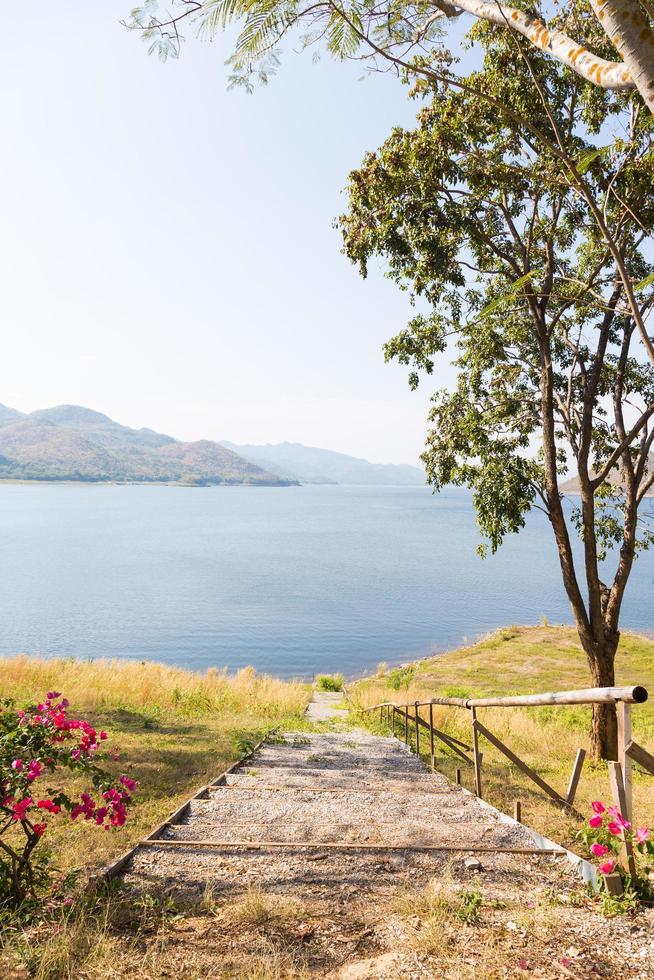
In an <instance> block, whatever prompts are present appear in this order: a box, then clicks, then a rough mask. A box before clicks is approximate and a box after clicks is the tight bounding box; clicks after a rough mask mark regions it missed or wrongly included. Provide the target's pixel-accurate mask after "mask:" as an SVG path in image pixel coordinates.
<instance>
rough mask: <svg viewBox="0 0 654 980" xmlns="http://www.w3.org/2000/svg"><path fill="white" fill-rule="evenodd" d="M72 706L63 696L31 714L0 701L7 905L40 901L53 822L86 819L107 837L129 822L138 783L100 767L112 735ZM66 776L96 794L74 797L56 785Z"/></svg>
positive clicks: (1, 894) (51, 697)
mask: <svg viewBox="0 0 654 980" xmlns="http://www.w3.org/2000/svg"><path fill="white" fill-rule="evenodd" d="M68 707H69V704H68V701H67V700H66V699H65V698H61V695H60V694H59V693H58V692H57V691H51V692H50V693H48V694H47V695H46V697H45V700H44V701H43V703H42V704H37V705H35V706H32V707H29V708H27V709H26V710H16V708H15V706H14V702H13V701H10V700H6V699H3V700H0V878H1V879H2V882H3V888H1V889H0V904H8V905H11V906H13V907H17V906H19V905H21V904H22V903H23V902H24V901H25V899H26V898H28V897H36V895H35V893H36V887H37V885H38V883H39V875H38V873H37V871H38V869H39V868H40V867H41V866H40V865H39V862H38V860H37V853H38V852H37V853H35V852H36V849H37V847H38V845H39V843H40V842H41V841H42V839H43V837H44V836H45V835H46V833H47V830H48V826H49V824H50V821H51V820H52V819H59V820H61V819H69V820H78V819H80V818H82V819H83V820H85V821H88V822H89V823H92V824H93V825H94V826H95V827H102V828H104V829H105V830H111V829H118V828H120V827H122V826H123V824H124V823H125V820H126V819H127V808H128V806H129V804H130V802H131V798H132V796H131V794H133V793H134V792H135V790H136V788H137V784H136V783H135V782H134V780H133V779H130V778H129V777H128V776H124V775H123V776H120V777H119V779H118V780H117V781H116V779H115V777H113V776H112V775H111V774H110V773H109V772H107V771H106V770H105V769H103V768H102V767H101V766H100V765H99V760H100V759H101V753H100V751H99V750H100V743H101V742H103V741H104V740H105V739H106V738H107V734H106V732H97V731H96V730H95V729H94V728H93V726H92V725H90V724H89V722H88V721H84V720H82V719H80V718H70V717H69V715H68ZM63 770H70V771H72V772H73V773H77V774H79V775H83V776H85V777H86V778H87V779H88V780H89V783H90V786H89V791H88V792H84V793H82V794H81V796H80V797H79V798H78V799H76V798H73V797H71V796H69V795H68V793H67V792H66V791H65V790H64V789H63V788H62V787H61V785H57V783H58V781H59V780H60V776H61V772H62V771H63ZM58 775H59V780H58V778H57V777H58Z"/></svg>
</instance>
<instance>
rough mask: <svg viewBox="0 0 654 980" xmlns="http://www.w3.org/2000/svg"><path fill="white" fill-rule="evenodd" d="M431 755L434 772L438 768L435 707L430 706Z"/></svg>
mask: <svg viewBox="0 0 654 980" xmlns="http://www.w3.org/2000/svg"><path fill="white" fill-rule="evenodd" d="M429 753H430V755H431V768H432V771H433V770H434V769H435V768H436V753H435V751H434V706H433V704H430V705H429Z"/></svg>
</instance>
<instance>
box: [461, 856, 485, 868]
mask: <svg viewBox="0 0 654 980" xmlns="http://www.w3.org/2000/svg"><path fill="white" fill-rule="evenodd" d="M463 863H464V865H465V867H466V868H467V869H468V871H482V870H483V869H482V866H481V861H478V860H477V858H474V857H467V858H466V859H465V861H464V862H463Z"/></svg>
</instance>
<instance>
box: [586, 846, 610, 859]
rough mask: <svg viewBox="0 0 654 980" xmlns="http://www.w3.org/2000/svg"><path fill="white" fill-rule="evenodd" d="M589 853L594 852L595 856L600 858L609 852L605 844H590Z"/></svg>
mask: <svg viewBox="0 0 654 980" xmlns="http://www.w3.org/2000/svg"><path fill="white" fill-rule="evenodd" d="M590 853H591V854H594V855H595V857H596V858H602V857H604V855H605V854H608V853H609V849H608V847H606V845H605V844H591V848H590Z"/></svg>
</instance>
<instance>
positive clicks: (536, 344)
mask: <svg viewBox="0 0 654 980" xmlns="http://www.w3.org/2000/svg"><path fill="white" fill-rule="evenodd" d="M475 30H476V34H477V37H478V39H479V40H480V41H481V42H482V44H483V45H484V48H485V60H484V66H483V69H482V70H481V71H479V72H477V73H475V74H473V75H471V76H469V77H468V78H466V79H463V80H462V86H461V87H460V88H459V89H458V90H453V89H445V90H444V89H443V87H436V90H435V91H432V89H431V87H429V86H425V90H424V92H423V94H429V95H430V96H432V97H431V99H430V101H429V102H428V103H427V104H426V105H425V106H424V108H422V110H421V112H420V113H419V118H418V125H417V128H416V129H415V130H412V131H406V130H403V129H396V130H395V131H394V132H393V133H392V134H391V135H390V136H389V138H388V139H387V140H386V142H385V143H384V145H383V146H382V147H381V149H380V150H379V151H378V152H377V153H370V154H368V155H367V156H366V158H365V160H364V161H363V164H362V165H361V167H360V168H359V169H358V170H356V171H355V172H354V173H353V174H351V176H350V183H349V210H348V212H347V214H345V215H344V216H343V217H342V218H341V222H340V223H341V227H342V231H343V235H344V242H345V249H346V252H347V254H348V255H349V257H350V258H351V259H352V260H353V261H355V262H357V263H358V264H359V266H360V268H361V271H362V273H363V274H364V275H365V274H366V270H367V266H368V263H369V261H370V259H371V258H372V257H373V256H381V257H382V258H383V259H384V260H385V262H386V265H387V271H388V275H389V276H390V277H391V278H392V279H393V280H394V281H395V282H397V283H398V285H399V286H401V287H402V288H403V289H406V290H408V291H409V292H410V293H411V294H412V296H414V297H416V298H419V297H420V298H422V300H423V301H426V304H427V309H426V311H425V312H420V313H418V314H417V315H416V316H415V317H414V318H413V319H412V320H411V322H410V323H409V324H408V325H407V326H406V327H405V328H404V329H402V330H401V331H400V332H399V333H398V334H397V335H396V336H395V337H394V338H392V340H390V341H389V342H388V344H387V345H386V356H387V357H388V358H395V359H397V360H399V361H400V362H401V363H403V364H406V365H407V366H408V367H409V368H410V375H409V381H410V384H411V385H412V386H414V387H415V386H416V385H417V384H418V382H419V378H420V376H421V374H422V375H424V374H426V375H431V374H432V373H434V371H435V365H436V362H437V359H438V358H439V356H440V357H443V356H444V355H445V353H446V351H450V350H451V349H452V345H454V349H455V351H456V366H457V384H456V387H455V388H454V390H451V391H450V390H439V391H437V392H436V394H435V395H434V397H433V402H432V409H431V413H430V423H431V427H430V431H429V436H428V442H427V448H426V452H425V455H424V457H423V459H424V461H425V464H426V468H427V473H428V477H429V480H430V481H431V482H432V483H433V485H434V486H435V487H436V488H439V487H441V486H443V485H445V484H448V483H454V484H459V485H465V486H468V487H471V488H472V491H473V495H474V503H475V507H476V510H477V515H478V521H479V525H480V528H481V531H482V532H483V534H484V536H485V537H486V539H487V541H488V543H489V544H490V547H491V548H492V549H493V550H495V549H496V548H497V547H498V546H499V545H500V543H501V541H502V539H503V538H504V536H505V535H506V534H507V533H510V532H514V531H517V530H519V529H520V528H521V527H522V526H523V525H524V522H525V516H526V514H527V513H528V511H529V510H530V509H531V508H532V507H534V506H538V507H540V508H541V509H543V510H544V511H545V513H546V514H547V516H548V518H549V520H550V521H551V523H552V526H553V529H554V533H555V537H556V543H557V547H558V552H559V557H560V562H561V568H562V573H563V580H564V584H565V587H566V590H567V594H568V597H569V599H570V602H571V606H572V609H573V612H574V615H575V618H576V622H577V626H578V629H579V634H580V638H581V641H582V644H583V646H584V649H585V651H586V654H587V656H588V659H589V662H590V667H591V671H592V674H593V680H594V682H595V683H597V684H600V685H607V684H611V683H613V679H614V677H613V658H614V655H615V650H616V647H617V642H618V636H619V630H618V625H619V615H620V607H621V603H622V598H623V595H624V590H625V587H626V584H627V580H628V578H629V574H630V571H631V568H632V564H633V561H634V558H635V556H636V554H637V552H638V549H639V548H642V547H647V546H648V545H649V544H650V543H651V541H652V536H651V533H650V531H649V528H648V526H647V525H646V524H643V514H642V504H643V500H644V499H645V495H646V493H647V492H648V490H650V489H651V488H652V486H654V465H653V464H652V456H651V455H650V454H651V451H652V446H653V444H654V424H653V421H652V420H653V418H654V364H653V363H652V360H651V359H650V357H651V346H652V344H651V337H650V335H649V333H648V329H649V328H648V326H647V320H648V317H649V314H650V313H651V309H652V306H653V305H654V285H653V283H654V255H653V254H652V251H651V248H650V246H649V245H648V241H649V232H650V229H651V228H652V226H653V224H654V193H653V191H654V130H653V129H652V127H651V125H650V117H649V116H648V114H647V113H646V112H644V113H643V112H641V111H639V109H638V108H637V107H636V106H634V104H633V102H632V101H630V99H629V98H628V97H626V98H622V97H619V98H614V99H612V100H611V102H609V103H606V102H604V101H602V100H598V99H595V98H591V99H589V98H588V87H587V86H585V85H584V83H583V82H582V81H581V80H580V79H579V78H578V77H577V76H575V75H573V74H572V73H571V72H570V71H568V70H567V69H565V68H562V67H561V66H560V65H558V64H557V63H556V62H555V61H553V60H551V59H548V58H547V57H545V56H544V55H542V54H539V53H535V52H530V54H529V56H526V55H525V56H524V57H518V58H516V53H515V48H514V45H513V42H512V40H511V39H510V38H507V37H506V35H504V36H499V37H498V35H497V31H496V29H495V28H492V27H489V26H488V25H478V26H477V28H476V29H475ZM480 92H481V93H489V94H492V98H493V100H494V101H495V102H497V103H498V105H502V106H503V107H504V109H503V111H501V112H500V111H497V112H489V111H480V100H479V94H478V93H480ZM609 130H610V131H611V135H612V137H613V138H612V139H611V141H610V143H609V144H608V145H603V144H602V141H601V140H600V137H603V138H604V139H606V137H607V136H608V131H609ZM568 465H571V466H572V468H573V472H575V473H576V477H577V480H578V484H579V492H580V497H579V503H578V504H576V505H575V506H574V508H572V509H569V508H568V509H566V508H565V507H564V502H563V496H564V494H563V492H562V490H561V482H562V478H563V474H564V473H565V472H566V470H567V467H568ZM575 526H576V527H577V528H578V529H579V530H580V531H581V534H582V539H583V561H582V562H581V567H578V562H577V560H576V557H575V552H574V548H573V545H572V540H571V538H572V534H573V533H574V528H575ZM616 546H617V549H618V553H617V558H616V561H615V562H614V567H613V569H612V572H611V578H610V581H609V582H608V583H605V582H604V581H603V577H605V576H606V575H607V566H606V565H604V564H603V559H605V557H606V556H607V553H608V552H609V551H610V550H611V549H612V548H613V547H616ZM596 715H597V717H596V719H595V727H594V750H595V753H596V755H605V756H606V754H607V753H610V752H611V750H612V746H613V745H614V741H615V730H614V724H613V720H612V718H611V717H610V713H608V712H606V711H601V710H598V711H597V712H596Z"/></svg>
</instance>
